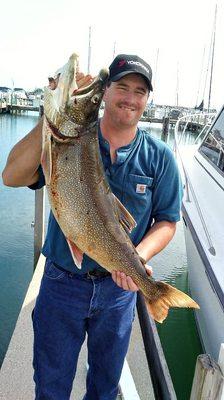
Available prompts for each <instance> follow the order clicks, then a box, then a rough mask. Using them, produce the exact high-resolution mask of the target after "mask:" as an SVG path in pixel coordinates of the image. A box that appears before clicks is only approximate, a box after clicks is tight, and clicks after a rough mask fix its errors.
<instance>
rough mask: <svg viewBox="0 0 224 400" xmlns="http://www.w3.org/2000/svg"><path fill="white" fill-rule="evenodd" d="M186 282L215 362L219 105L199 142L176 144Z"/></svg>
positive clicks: (221, 210)
mask: <svg viewBox="0 0 224 400" xmlns="http://www.w3.org/2000/svg"><path fill="white" fill-rule="evenodd" d="M177 131H178V126H177V127H176V135H175V136H176V153H177V158H178V160H179V162H180V169H181V171H182V178H183V183H184V197H183V206H182V215H183V222H184V233H185V241H186V253H187V262H188V274H189V287H190V292H191V296H192V297H193V298H194V300H195V301H196V302H197V303H198V304H199V305H200V310H198V311H196V312H195V316H196V321H197V324H198V330H199V334H200V337H201V342H202V346H203V348H204V350H205V352H206V353H208V354H210V355H211V356H212V357H213V358H214V359H215V360H216V361H218V357H219V352H220V346H221V344H222V343H224V106H223V107H222V108H221V110H220V112H219V113H218V114H217V116H216V117H215V118H214V119H213V122H212V124H211V125H210V127H209V128H208V130H207V132H206V134H205V136H204V138H203V139H201V137H202V136H203V134H202V135H200V137H199V142H200V141H201V143H200V144H193V145H186V144H185V145H184V146H181V143H180V142H179V143H178V138H177Z"/></svg>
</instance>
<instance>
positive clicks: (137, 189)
mask: <svg viewBox="0 0 224 400" xmlns="http://www.w3.org/2000/svg"><path fill="white" fill-rule="evenodd" d="M152 187H153V178H152V177H150V176H145V175H136V174H129V175H127V177H126V179H125V183H124V197H123V198H124V206H125V207H127V208H128V210H129V211H130V212H131V214H132V215H133V217H135V218H136V219H137V220H138V219H139V218H138V217H139V216H140V215H142V214H144V213H146V212H147V214H148V213H150V212H151V208H152V207H151V200H152Z"/></svg>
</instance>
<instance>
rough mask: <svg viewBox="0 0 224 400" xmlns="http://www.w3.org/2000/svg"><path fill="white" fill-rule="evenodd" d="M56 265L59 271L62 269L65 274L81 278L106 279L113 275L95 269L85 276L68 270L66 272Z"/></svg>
mask: <svg viewBox="0 0 224 400" xmlns="http://www.w3.org/2000/svg"><path fill="white" fill-rule="evenodd" d="M54 265H55V267H56V268H57V269H60V270H61V271H63V272H68V273H70V274H71V275H79V276H82V277H84V278H89V279H90V278H91V277H95V278H106V277H107V276H110V275H111V273H110V272H108V271H101V270H99V269H94V270H92V271H88V272H86V273H85V274H76V273H75V272H74V273H73V272H69V271H68V270H66V269H65V268H62V267H61V266H60V265H58V264H56V263H54Z"/></svg>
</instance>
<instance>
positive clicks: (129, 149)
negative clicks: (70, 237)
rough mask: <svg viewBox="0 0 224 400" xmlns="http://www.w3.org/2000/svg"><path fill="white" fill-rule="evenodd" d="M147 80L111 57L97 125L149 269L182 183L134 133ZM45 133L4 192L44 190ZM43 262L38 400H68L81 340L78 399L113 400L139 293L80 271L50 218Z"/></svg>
mask: <svg viewBox="0 0 224 400" xmlns="http://www.w3.org/2000/svg"><path fill="white" fill-rule="evenodd" d="M77 80H78V85H79V87H80V86H85V85H86V84H88V83H89V82H90V81H91V77H90V76H87V77H85V76H83V75H82V74H79V75H78V76H77ZM151 80H152V71H151V68H150V66H149V65H148V64H147V63H146V62H145V61H144V60H142V59H141V58H139V57H138V56H134V55H126V54H121V55H119V56H117V57H116V58H115V59H114V61H113V62H112V64H111V66H110V76H109V81H108V85H107V87H106V89H105V94H104V102H105V110H104V115H103V117H102V119H101V121H100V123H99V143H100V151H101V155H102V161H103V164H104V168H105V173H106V176H107V178H108V181H109V184H110V186H111V189H112V191H113V192H114V193H115V195H116V196H117V197H118V198H119V199H120V200H121V201H122V203H123V204H124V206H125V207H126V208H127V209H128V210H129V211H130V213H131V214H132V216H133V217H134V218H135V220H136V222H137V227H136V228H135V229H134V230H133V232H132V233H131V238H132V241H133V243H134V245H135V246H136V249H137V251H138V253H139V254H140V256H141V257H142V258H143V259H145V260H146V261H149V260H150V259H151V258H152V257H153V256H154V255H155V254H157V253H158V252H160V251H161V250H162V249H163V248H164V247H165V246H166V245H167V244H168V243H169V241H170V240H171V239H172V237H173V235H174V233H175V226H176V222H177V221H178V220H179V213H180V203H181V183H180V179H179V174H178V170H177V167H176V163H175V160H174V157H173V154H172V152H171V150H170V149H169V148H168V147H167V146H166V145H165V144H164V143H162V142H160V141H159V140H157V139H155V138H153V137H152V136H151V135H149V134H148V133H147V132H145V131H142V130H140V129H138V128H137V124H138V121H139V119H140V117H141V115H142V113H143V111H144V108H145V106H146V103H147V100H148V97H149V94H150V91H151V90H152V83H151ZM41 126H42V123H41V122H40V123H39V124H38V125H37V127H35V128H34V129H33V130H32V131H31V132H30V133H29V134H28V135H27V136H26V137H25V138H24V139H22V141H20V142H19V143H18V144H17V145H16V146H15V147H14V148H13V149H12V151H11V153H10V155H9V158H8V161H7V165H6V167H5V170H4V172H3V179H4V182H5V184H6V185H9V186H30V187H31V188H32V189H37V188H40V187H42V186H43V185H44V177H43V172H42V169H41V167H40V155H41ZM43 253H44V255H45V256H46V258H47V260H46V266H45V273H44V277H43V279H42V283H41V288H40V293H39V296H38V298H37V302H36V306H35V309H34V316H33V325H34V370H35V373H34V380H35V382H36V399H41V400H47V399H48V400H50V399H54V400H66V399H69V396H70V393H71V389H72V382H73V379H74V376H75V371H76V365H77V358H78V354H79V351H80V348H81V346H82V343H83V341H84V339H85V335H86V333H87V335H88V342H87V345H88V364H89V370H88V374H87V392H86V395H85V397H84V399H85V400H115V399H116V396H117V392H118V382H119V379H120V374H121V370H122V366H123V362H124V358H125V355H126V352H127V349H128V344H129V338H130V333H131V326H132V321H133V318H134V308H135V302H136V291H137V290H138V287H137V285H136V284H135V283H134V282H133V280H132V279H131V278H130V277H128V276H126V275H125V274H124V273H120V272H113V273H112V276H111V275H110V274H109V273H108V272H107V271H106V270H105V269H103V268H102V267H100V266H99V265H97V264H96V263H95V262H94V261H93V260H91V259H90V258H88V257H87V256H84V263H83V264H84V265H83V267H82V270H81V271H80V270H78V268H77V267H76V266H75V265H74V262H73V260H72V258H71V254H70V251H69V248H68V245H67V243H66V241H65V238H64V235H63V234H62V232H61V230H60V228H59V226H58V224H57V222H56V220H55V219H54V217H53V215H52V214H51V215H50V218H49V225H48V233H47V237H46V241H45V244H44V247H43ZM146 268H147V267H146ZM148 272H149V273H150V270H148Z"/></svg>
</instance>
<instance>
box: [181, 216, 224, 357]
mask: <svg viewBox="0 0 224 400" xmlns="http://www.w3.org/2000/svg"><path fill="white" fill-rule="evenodd" d="M185 218H186V214H185ZM184 234H185V242H186V249H187V262H188V275H189V286H190V292H191V296H192V298H193V299H194V300H195V301H196V302H197V303H198V304H199V305H200V310H198V311H196V312H195V316H196V321H197V325H198V330H199V334H200V338H201V343H202V346H203V349H204V351H205V352H206V353H207V354H210V355H211V356H212V357H213V358H214V359H215V360H216V361H218V356H219V351H220V345H221V343H224V311H223V308H222V305H221V303H220V300H219V298H218V296H217V293H216V291H215V290H214V288H213V285H212V282H211V281H210V279H209V276H208V272H207V270H206V267H205V264H204V262H205V261H204V260H202V258H201V256H202V254H201V251H203V250H202V249H200V250H198V248H197V246H196V243H195V236H194V235H195V232H194V233H193V232H192V231H191V230H190V227H189V223H188V224H187V226H186V225H185V224H184ZM193 238H194V239H193ZM198 246H200V245H199V244H198ZM200 254H201V255H200Z"/></svg>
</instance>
